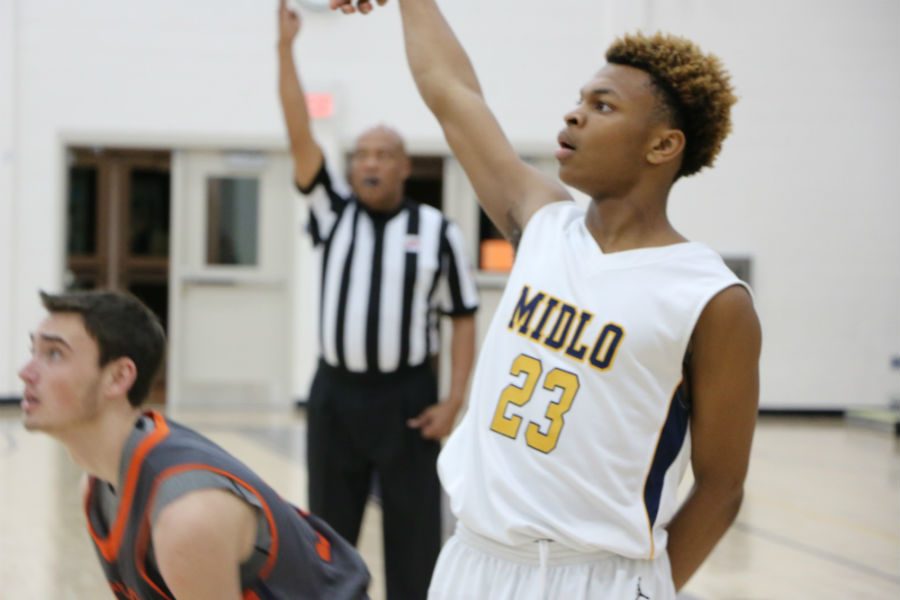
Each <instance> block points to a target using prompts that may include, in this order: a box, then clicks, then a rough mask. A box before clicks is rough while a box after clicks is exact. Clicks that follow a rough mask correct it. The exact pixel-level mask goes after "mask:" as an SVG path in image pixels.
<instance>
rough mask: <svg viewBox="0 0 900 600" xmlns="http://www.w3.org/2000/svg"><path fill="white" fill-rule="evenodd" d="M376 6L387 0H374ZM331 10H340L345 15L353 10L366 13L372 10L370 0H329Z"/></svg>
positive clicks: (353, 11)
mask: <svg viewBox="0 0 900 600" xmlns="http://www.w3.org/2000/svg"><path fill="white" fill-rule="evenodd" d="M375 1H376V2H378V6H384V5H385V4H387V0H375ZM331 8H332V10H340V11H341V12H342V13H344V14H345V15H352V14H353V13H355V12H359V13H360V14H363V15H367V14H369V13H370V12H372V9H373V6H372V0H331Z"/></svg>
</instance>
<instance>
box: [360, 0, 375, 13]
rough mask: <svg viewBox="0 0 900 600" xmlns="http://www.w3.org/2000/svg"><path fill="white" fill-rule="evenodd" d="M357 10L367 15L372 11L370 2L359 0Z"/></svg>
mask: <svg viewBox="0 0 900 600" xmlns="http://www.w3.org/2000/svg"><path fill="white" fill-rule="evenodd" d="M359 12H361V13H362V14H364V15H367V14H369V13H370V12H372V3H371V2H369V0H360V3H359Z"/></svg>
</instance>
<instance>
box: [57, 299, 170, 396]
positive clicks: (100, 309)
mask: <svg viewBox="0 0 900 600" xmlns="http://www.w3.org/2000/svg"><path fill="white" fill-rule="evenodd" d="M41 302H43V304H44V308H46V309H47V311H49V312H51V313H77V314H79V315H81V318H82V320H83V321H84V328H85V329H86V330H87V332H88V334H90V336H91V337H92V338H94V341H96V342H97V347H98V348H99V350H100V366H101V367H103V366H105V365H107V364H109V363H110V362H111V361H113V360H116V359H117V358H122V357H127V358H130V359H131V360H132V361H134V365H135V368H136V369H137V375H136V377H135V380H134V384H132V386H131V389H130V390H128V402H129V404H131V405H132V406H140V405H141V404H143V402H144V400H146V398H147V395H148V394H149V393H150V385H151V384H152V383H153V379H154V378H155V377H156V373H157V372H158V371H159V367H160V365H161V364H162V358H163V354H164V353H165V348H166V333H165V331H164V330H163V327H162V325H161V324H160V322H159V319H158V318H157V317H156V315H155V314H153V312H152V311H151V310H150V309H149V308H147V307H146V306H145V305H144V304H143V303H142V302H141V301H140V300H138V299H137V298H135V297H134V296H132V295H130V294H125V293H122V292H116V291H111V290H97V291H88V292H82V291H78V292H67V293H63V294H48V293H46V292H41Z"/></svg>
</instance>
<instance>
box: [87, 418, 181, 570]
mask: <svg viewBox="0 0 900 600" xmlns="http://www.w3.org/2000/svg"><path fill="white" fill-rule="evenodd" d="M145 415H146V416H148V417H150V418H151V419H153V424H154V430H153V432H152V433H150V434H149V435H148V436H147V437H145V438H144V439H143V440H141V442H140V444H138V446H137V448H136V449H135V451H134V455H133V456H132V458H131V464H129V465H128V471H127V474H126V476H125V485H124V486H123V488H122V489H123V494H122V501H121V502H120V503H119V509H118V511H117V512H116V520H115V521H114V522H113V525H112V527H111V528H110V530H109V532H108V535H107V536H106V537H102V536H101V535H100V534H98V533H97V530H96V529H95V528H94V523H93V521H92V520H91V510H90V507H91V500H92V497H93V493H94V486H95V485H96V483H97V479H96V478H94V477H91V478H90V480H89V482H88V491H87V493H86V494H85V498H84V510H85V514H86V516H87V522H88V532H89V533H90V534H91V539H93V540H94V544H95V545H96V546H97V549H98V550H99V551H100V554H101V555H102V556H103V558H104V560H106V562H109V563H112V562H115V560H116V557H117V556H118V554H119V547H120V545H121V543H122V536H123V535H124V533H125V526H126V525H127V523H128V515H129V514H130V513H131V504H132V502H133V501H134V492H135V489H136V488H137V482H138V476H139V475H140V472H141V467H142V466H143V464H144V459H145V458H146V457H147V454H149V452H150V451H151V450H153V448H155V447H156V446H157V445H159V443H160V442H162V441H163V440H164V439H165V438H166V437H168V435H169V425H168V424H167V423H166V420H165V418H164V417H163V416H162V415H161V414H159V413H158V412H156V411H153V410H151V411H148V412H146V413H145Z"/></svg>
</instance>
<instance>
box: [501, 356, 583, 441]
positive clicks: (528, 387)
mask: <svg viewBox="0 0 900 600" xmlns="http://www.w3.org/2000/svg"><path fill="white" fill-rule="evenodd" d="M543 372H544V367H543V365H542V364H541V361H539V360H538V359H536V358H534V357H532V356H528V355H527V354H520V355H519V356H517V357H516V359H515V360H514V361H513V364H512V368H511V369H510V371H509V373H510V375H513V376H514V377H518V376H520V375H522V374H523V373H524V374H525V381H524V383H523V384H522V387H519V386H517V385H514V384H509V385H508V386H506V387H505V388H504V389H503V392H501V394H500V399H499V401H498V402H497V408H496V410H494V418H493V420H492V421H491V430H492V431H494V432H496V433H499V434H500V435H503V436H506V437H508V438H511V439H516V437H518V435H519V430H520V429H521V426H522V417H521V416H519V415H517V414H515V412H514V410H508V409H509V408H510V406H509V405H511V404H512V405H514V406H524V405H525V404H527V403H528V402H529V401H531V399H532V397H533V396H534V393H535V388H537V386H538V383H540V382H541V375H543ZM580 385H581V384H580V383H579V381H578V376H577V375H576V374H575V373H572V372H570V371H565V370H563V369H559V368H556V369H552V370H550V371H549V372H548V373H547V375H546V377H544V378H543V383H542V384H541V387H542V388H543V389H544V390H547V391H549V392H556V391H557V390H560V391H561V393H560V394H559V398H558V399H557V400H553V401H551V402H550V403H549V404H548V405H547V410H546V412H545V413H544V418H546V419H547V420H549V421H550V427H549V428H548V429H547V433H543V432H542V431H541V426H540V424H538V423H535V422H534V421H531V422H529V423H528V427H526V428H525V442H526V443H527V444H528V445H529V446H530V447H531V448H534V449H535V450H538V451H540V452H543V453H545V454H549V453H550V452H553V450H554V449H555V448H556V444H557V442H558V441H559V436H560V433H562V429H563V425H565V414H566V413H567V412H569V410H570V409H571V408H572V403H573V402H574V401H575V394H577V393H578V388H579V387H580ZM507 412H509V415H507Z"/></svg>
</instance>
